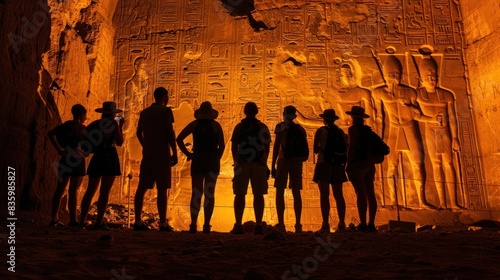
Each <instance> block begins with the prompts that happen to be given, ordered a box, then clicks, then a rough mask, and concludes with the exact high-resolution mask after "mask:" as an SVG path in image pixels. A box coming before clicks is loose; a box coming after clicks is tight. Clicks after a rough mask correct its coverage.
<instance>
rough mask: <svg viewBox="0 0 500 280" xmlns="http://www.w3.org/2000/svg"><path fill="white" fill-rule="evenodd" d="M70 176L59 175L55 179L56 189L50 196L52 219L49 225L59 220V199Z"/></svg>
mask: <svg viewBox="0 0 500 280" xmlns="http://www.w3.org/2000/svg"><path fill="white" fill-rule="evenodd" d="M69 178H70V177H61V178H60V180H58V181H57V186H56V191H55V192H54V196H53V197H52V220H51V222H50V224H49V225H55V224H56V223H57V222H59V208H60V207H61V199H62V196H63V194H64V190H65V189H66V186H67V185H68V182H69Z"/></svg>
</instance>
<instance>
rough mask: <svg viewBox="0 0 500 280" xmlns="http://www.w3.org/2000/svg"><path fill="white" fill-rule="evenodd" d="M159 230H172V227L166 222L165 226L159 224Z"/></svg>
mask: <svg viewBox="0 0 500 280" xmlns="http://www.w3.org/2000/svg"><path fill="white" fill-rule="evenodd" d="M160 231H164V232H173V231H174V228H173V227H172V226H170V225H169V224H168V223H167V225H166V226H161V225H160Z"/></svg>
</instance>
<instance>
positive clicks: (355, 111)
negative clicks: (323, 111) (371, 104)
mask: <svg viewBox="0 0 500 280" xmlns="http://www.w3.org/2000/svg"><path fill="white" fill-rule="evenodd" d="M345 113H346V114H348V115H350V116H351V117H353V118H362V119H367V118H369V117H370V116H368V115H367V114H365V108H363V107H360V106H352V107H351V111H347V112H345Z"/></svg>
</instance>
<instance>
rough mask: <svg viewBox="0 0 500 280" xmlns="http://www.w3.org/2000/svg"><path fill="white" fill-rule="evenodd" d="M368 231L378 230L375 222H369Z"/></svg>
mask: <svg viewBox="0 0 500 280" xmlns="http://www.w3.org/2000/svg"><path fill="white" fill-rule="evenodd" d="M368 232H377V228H376V227H375V225H374V224H368Z"/></svg>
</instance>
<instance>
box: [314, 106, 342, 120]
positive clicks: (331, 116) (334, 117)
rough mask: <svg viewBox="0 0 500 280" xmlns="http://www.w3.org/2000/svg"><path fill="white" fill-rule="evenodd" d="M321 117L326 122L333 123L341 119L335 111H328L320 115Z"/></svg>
mask: <svg viewBox="0 0 500 280" xmlns="http://www.w3.org/2000/svg"><path fill="white" fill-rule="evenodd" d="M319 116H320V117H322V118H323V119H325V120H331V121H334V120H338V119H339V117H338V116H337V114H336V113H335V110H333V109H326V110H324V111H323V114H319Z"/></svg>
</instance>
